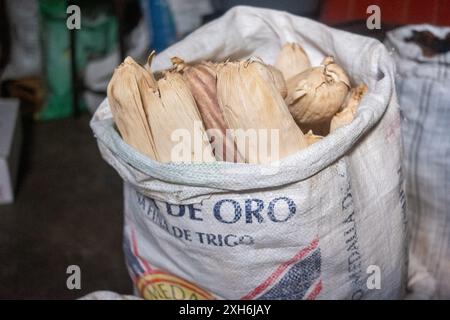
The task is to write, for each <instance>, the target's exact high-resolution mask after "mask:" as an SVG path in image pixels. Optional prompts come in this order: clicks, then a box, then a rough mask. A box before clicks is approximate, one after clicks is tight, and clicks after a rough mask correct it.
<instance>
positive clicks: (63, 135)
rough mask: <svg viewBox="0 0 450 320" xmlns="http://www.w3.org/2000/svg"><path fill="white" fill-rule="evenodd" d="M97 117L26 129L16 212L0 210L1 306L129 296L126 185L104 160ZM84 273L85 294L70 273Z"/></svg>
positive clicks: (11, 208)
mask: <svg viewBox="0 0 450 320" xmlns="http://www.w3.org/2000/svg"><path fill="white" fill-rule="evenodd" d="M89 119H90V117H89V116H88V115H82V116H81V117H79V118H77V119H65V120H57V121H50V122H45V123H31V122H29V123H28V124H27V123H25V125H24V132H25V134H24V146H23V149H22V151H23V152H22V157H21V159H22V161H21V164H20V177H19V185H18V188H17V198H16V201H15V203H14V204H12V205H7V206H0V262H1V264H0V299H73V298H78V297H81V296H83V295H85V294H87V293H90V292H92V291H96V290H112V291H115V292H119V293H122V294H130V293H131V292H132V286H131V281H130V278H129V277H128V274H127V271H126V268H125V264H124V257H123V254H122V224H123V221H122V220H123V216H122V183H121V179H120V178H119V176H118V175H117V174H116V173H115V171H114V170H113V169H112V168H110V167H109V166H108V165H107V164H106V163H105V162H104V161H103V159H102V158H101V156H100V153H99V151H98V149H97V145H96V142H95V139H94V137H93V135H92V132H91V130H90V128H89V125H88V122H89ZM69 265H78V266H80V268H81V290H69V289H67V287H66V280H67V277H68V276H69V275H68V274H66V269H67V267H68V266H69Z"/></svg>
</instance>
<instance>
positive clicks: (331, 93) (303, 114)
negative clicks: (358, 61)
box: [286, 57, 350, 126]
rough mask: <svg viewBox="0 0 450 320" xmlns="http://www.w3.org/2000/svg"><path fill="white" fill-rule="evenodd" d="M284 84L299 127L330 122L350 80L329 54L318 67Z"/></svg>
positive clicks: (287, 101) (287, 99) (291, 110)
mask: <svg viewBox="0 0 450 320" xmlns="http://www.w3.org/2000/svg"><path fill="white" fill-rule="evenodd" d="M287 87H288V96H287V97H286V103H287V104H288V106H289V111H290V112H291V113H292V115H293V117H294V119H295V120H296V122H297V123H298V124H299V125H300V126H301V125H302V124H313V123H320V122H326V121H329V120H330V119H331V118H332V117H333V115H334V114H335V113H336V112H337V111H338V110H339V107H340V106H341V105H342V103H343V101H344V99H345V97H346V95H347V93H348V90H349V88H350V80H349V79H348V76H347V75H346V73H345V71H344V70H343V69H342V68H341V67H340V66H339V65H337V64H336V63H335V62H334V59H333V58H332V57H326V58H325V59H324V60H323V62H322V65H321V66H319V67H313V68H310V69H307V70H306V71H304V72H302V73H300V74H298V75H296V76H294V77H293V78H291V79H289V80H288V81H287Z"/></svg>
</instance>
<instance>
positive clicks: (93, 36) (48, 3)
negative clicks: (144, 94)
mask: <svg viewBox="0 0 450 320" xmlns="http://www.w3.org/2000/svg"><path fill="white" fill-rule="evenodd" d="M72 3H74V4H77V5H78V6H79V7H80V11H81V28H80V29H78V30H75V39H76V41H75V43H76V45H75V52H76V66H77V74H78V76H79V78H80V79H82V74H83V70H84V68H85V67H86V65H87V63H88V62H89V60H91V59H96V58H100V57H103V56H105V55H107V54H109V53H111V52H112V51H113V50H114V49H116V48H117V45H118V44H117V38H118V35H117V34H118V25H117V20H116V19H115V17H114V16H113V14H112V2H110V1H87V0H86V1H72ZM67 6H68V4H67V2H66V1H61V0H39V11H40V16H41V36H42V49H43V55H42V57H43V70H44V76H45V82H46V89H47V95H46V101H45V103H44V106H43V108H42V110H41V111H40V112H39V113H37V114H36V118H37V119H41V120H47V119H57V118H64V117H68V116H71V115H72V114H73V111H74V107H73V106H72V103H73V101H72V79H71V58H70V30H69V29H68V28H67V26H66V21H67V14H66V9H67ZM79 95H80V96H79V98H78V99H79V106H78V108H79V109H81V110H83V109H85V103H84V101H83V99H82V97H81V92H80V93H79Z"/></svg>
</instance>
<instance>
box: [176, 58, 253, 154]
mask: <svg viewBox="0 0 450 320" xmlns="http://www.w3.org/2000/svg"><path fill="white" fill-rule="evenodd" d="M171 60H172V63H173V65H174V67H173V70H174V71H175V72H179V73H181V74H182V75H183V78H184V80H185V81H186V83H187V84H188V86H189V89H190V91H191V93H192V96H193V97H194V99H195V102H196V104H197V108H198V110H199V112H200V115H201V118H202V120H203V124H204V126H205V128H206V130H207V134H208V138H209V141H210V143H211V146H212V147H213V153H214V156H215V158H216V160H218V161H229V162H244V159H243V157H242V156H241V155H240V154H239V152H238V150H237V147H236V144H235V143H234V140H233V139H232V138H231V137H227V135H226V130H227V129H228V127H227V124H226V121H225V117H224V115H223V111H222V108H221V107H220V105H219V101H218V100H217V87H216V82H217V81H216V78H217V74H216V66H215V65H214V64H213V63H211V62H207V61H203V62H200V63H198V64H196V65H188V64H186V63H185V62H184V61H183V60H182V59H180V58H178V57H173V58H172V59H171Z"/></svg>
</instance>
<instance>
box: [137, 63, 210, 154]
mask: <svg viewBox="0 0 450 320" xmlns="http://www.w3.org/2000/svg"><path fill="white" fill-rule="evenodd" d="M143 98H144V100H145V101H146V103H145V104H144V107H145V111H146V114H147V120H148V123H149V125H150V128H151V131H152V134H153V136H154V141H155V145H156V149H157V151H158V159H159V161H161V162H194V163H201V162H212V161H214V157H213V154H212V150H211V146H210V144H209V142H208V138H207V135H206V132H205V128H204V126H203V123H202V120H201V116H200V113H199V112H198V110H197V106H196V104H195V101H194V98H193V97H192V95H191V93H190V91H189V88H188V86H187V84H186V83H185V81H184V79H183V77H182V76H181V75H180V74H178V73H174V72H167V73H166V74H165V75H164V77H163V78H161V79H159V80H158V90H154V91H146V92H144V93H143ZM177 138H178V139H179V141H177V140H176V139H177Z"/></svg>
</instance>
